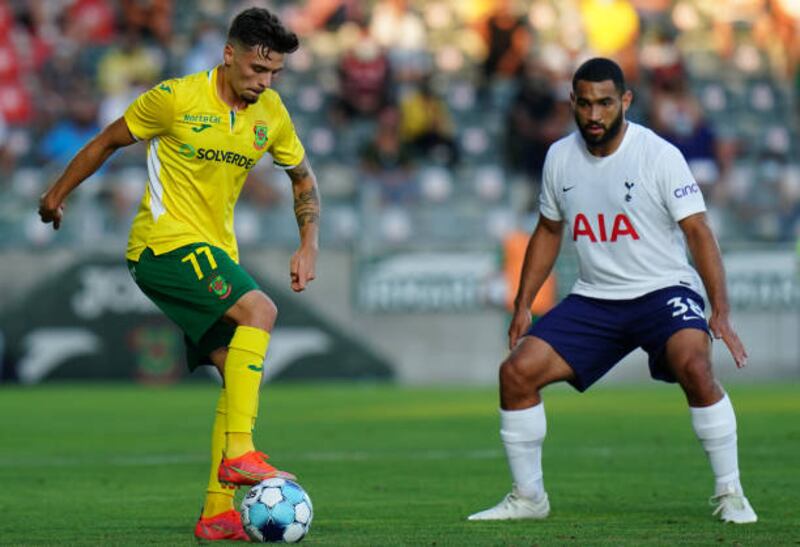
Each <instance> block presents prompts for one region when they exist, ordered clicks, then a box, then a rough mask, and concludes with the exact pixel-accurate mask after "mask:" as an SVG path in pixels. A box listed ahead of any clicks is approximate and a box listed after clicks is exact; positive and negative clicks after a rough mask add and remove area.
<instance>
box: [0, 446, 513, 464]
mask: <svg viewBox="0 0 800 547" xmlns="http://www.w3.org/2000/svg"><path fill="white" fill-rule="evenodd" d="M502 456H503V451H502V450H500V449H484V450H423V451H420V452H414V453H413V454H406V453H401V452H391V453H384V452H366V451H354V452H298V453H295V454H292V453H284V454H282V455H281V459H282V460H285V461H287V460H288V461H312V462H313V461H320V462H363V461H380V460H396V459H402V460H406V459H414V460H426V461H438V460H450V459H454V458H457V459H460V460H492V459H496V458H501V457H502ZM207 460H208V455H206V454H186V453H184V454H142V455H140V456H132V455H125V456H109V457H105V458H104V457H94V458H91V457H90V458H81V457H65V458H57V457H51V458H26V459H24V460H23V459H16V458H9V457H5V458H0V469H8V468H17V469H18V468H26V469H27V468H43V467H44V468H47V467H50V468H53V467H55V468H69V467H87V466H95V465H106V466H111V467H130V466H160V465H185V464H194V463H204V462H206V461H207Z"/></svg>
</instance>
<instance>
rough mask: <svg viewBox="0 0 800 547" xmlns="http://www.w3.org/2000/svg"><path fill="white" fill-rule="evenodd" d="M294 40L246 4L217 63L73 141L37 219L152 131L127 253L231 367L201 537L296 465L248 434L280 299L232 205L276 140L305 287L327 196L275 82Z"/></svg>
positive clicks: (193, 358) (153, 288) (293, 272)
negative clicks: (260, 281)
mask: <svg viewBox="0 0 800 547" xmlns="http://www.w3.org/2000/svg"><path fill="white" fill-rule="evenodd" d="M297 47H298V39H297V36H296V35H295V34H294V33H293V32H291V31H289V30H287V29H286V28H285V27H284V26H283V25H282V24H281V22H280V21H279V20H278V19H277V17H275V15H273V14H272V13H270V12H269V11H267V10H265V9H261V8H250V9H247V10H245V11H243V12H241V13H239V14H238V15H237V16H236V18H235V19H234V20H233V22H232V23H231V27H230V29H229V31H228V39H227V43H226V45H225V48H224V51H223V63H222V64H221V65H219V66H217V67H215V68H212V69H211V70H208V71H207V72H200V73H197V74H192V75H189V76H185V77H183V78H176V79H172V80H166V81H164V82H161V83H160V84H158V85H156V86H155V87H153V88H152V89H151V90H149V91H147V92H145V93H144V94H142V95H141V96H139V97H138V98H137V99H136V100H135V101H134V102H133V104H131V105H130V106H129V107H128V109H127V111H126V112H125V114H124V116H122V117H121V118H119V119H118V120H116V121H115V122H113V123H111V124H110V125H109V126H108V127H106V128H105V129H104V130H103V131H102V132H100V133H99V134H98V135H97V136H96V137H95V138H94V139H92V140H91V141H90V142H89V143H88V144H87V145H86V146H85V147H84V148H83V149H82V150H81V151H80V152H78V154H77V155H76V156H75V157H74V158H73V160H72V161H71V162H70V163H69V165H68V166H67V168H66V169H65V171H64V173H63V174H62V175H61V176H60V177H59V178H58V180H57V181H56V182H55V183H54V184H53V186H52V187H51V188H50V189H49V190H48V191H47V192H46V193H45V194H44V195H43V196H42V198H41V201H40V206H39V215H40V216H41V219H42V221H43V222H46V223H49V222H52V223H53V227H54V228H55V229H58V228H59V226H60V224H61V222H62V220H63V217H64V201H65V200H66V198H67V196H68V195H69V193H70V192H71V191H72V190H73V189H75V188H76V187H77V186H78V185H79V184H80V183H81V182H82V181H83V180H84V179H86V178H87V177H89V176H90V175H92V174H93V173H94V172H95V171H97V170H98V169H99V168H100V166H101V165H102V164H103V163H104V162H105V160H106V159H108V157H109V156H110V155H111V154H112V153H113V152H114V151H115V150H116V149H118V148H120V147H123V146H128V145H130V144H133V143H134V142H136V141H139V140H144V141H147V169H148V184H147V188H146V190H145V192H144V196H143V197H142V202H141V205H140V207H139V211H138V213H137V214H136V217H135V219H134V221H133V226H132V228H131V233H130V238H129V241H128V249H127V252H126V258H127V260H128V266H129V269H130V272H131V275H132V276H133V278H134V280H135V281H136V283H137V285H138V286H139V287H140V288H141V289H142V291H143V292H144V293H145V294H146V295H147V296H148V297H149V298H150V299H151V300H152V301H153V302H154V303H155V304H156V305H158V307H159V308H160V309H161V310H162V311H163V312H164V313H165V314H166V315H167V316H168V317H169V318H170V319H172V320H173V321H174V322H175V323H177V324H178V325H179V326H180V327H181V329H182V330H183V332H184V334H185V341H186V348H187V361H188V364H189V367H190V369H192V370H193V369H194V368H196V367H197V366H199V365H202V364H210V365H214V366H216V367H217V368H218V369H219V370H220V372H221V374H222V377H223V380H224V384H223V387H222V390H221V393H220V397H219V400H218V402H217V407H216V416H215V421H214V427H213V432H212V439H211V473H210V478H209V484H208V488H207V494H206V499H205V504H204V506H203V512H202V514H201V516H200V519H199V521H198V522H197V526H196V527H195V535H196V536H197V537H198V538H201V539H205V540H225V539H241V540H246V539H247V536H246V535H245V533H244V530H243V529H242V525H241V522H240V521H239V516H238V513H237V512H236V510H235V509H234V506H233V494H234V488H235V487H236V486H240V485H250V484H255V483H257V482H260V481H261V480H263V479H265V478H269V477H275V476H288V477H291V476H292V475H291V474H289V473H286V472H284V471H279V470H278V469H276V468H275V467H273V466H272V465H270V464H269V463H267V461H266V460H267V456H266V455H265V454H264V453H263V452H260V451H258V450H256V448H255V446H254V445H253V439H252V430H253V427H254V425H255V419H256V414H257V410H258V392H259V387H260V384H261V375H262V370H263V362H264V357H265V355H266V352H267V346H268V344H269V339H270V331H271V330H272V328H273V325H274V323H275V319H276V317H277V308H276V307H275V304H274V303H273V302H272V300H271V299H270V298H269V297H268V296H267V295H266V294H265V293H264V292H263V291H261V290H260V289H259V287H258V285H257V284H256V283H255V281H254V280H253V279H252V278H251V277H250V275H249V274H248V273H247V272H246V271H245V270H244V269H243V268H242V267H241V266H240V265H239V253H238V248H237V244H236V238H235V235H234V232H233V211H234V205H235V203H236V201H237V198H238V196H239V192H240V191H241V189H242V185H243V184H244V182H245V180H246V178H247V174H248V172H249V171H250V169H252V168H253V166H254V165H255V164H256V162H258V161H259V159H261V157H262V156H263V155H264V154H265V153H267V152H269V153H270V155H271V157H272V159H273V161H274V162H275V164H276V165H278V166H279V167H281V168H283V169H285V170H286V172H287V173H288V175H289V178H290V179H291V182H292V190H293V195H294V211H295V216H296V218H297V224H298V227H299V231H300V246H299V248H298V249H297V251H296V252H295V253H294V254H293V256H292V259H291V263H290V276H291V287H292V289H293V290H294V291H297V292H299V291H302V290H304V289H305V287H306V285H307V284H308V283H309V282H310V281H311V280H313V279H314V275H315V265H316V259H317V252H318V229H319V213H320V199H319V194H318V191H317V182H316V178H315V176H314V173H313V171H312V170H311V166H310V165H309V162H308V159H307V158H306V157H305V151H304V149H303V145H302V144H301V143H300V140H299V139H298V137H297V134H296V133H295V130H294V126H293V125H292V121H291V119H290V117H289V114H288V112H287V111H286V108H285V107H284V105H283V102H282V101H281V98H280V97H279V95H278V94H277V93H276V92H275V91H273V90H272V89H271V86H272V83H273V79H274V78H275V76H276V75H277V74H278V73H279V72H280V71H281V69H282V68H283V64H284V59H285V56H286V55H287V54H289V53H292V52H293V51H295V50H296V49H297Z"/></svg>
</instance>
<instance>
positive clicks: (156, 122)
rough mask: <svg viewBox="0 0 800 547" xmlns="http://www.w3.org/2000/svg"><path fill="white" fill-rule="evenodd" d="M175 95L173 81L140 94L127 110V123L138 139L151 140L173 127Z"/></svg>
mask: <svg viewBox="0 0 800 547" xmlns="http://www.w3.org/2000/svg"><path fill="white" fill-rule="evenodd" d="M174 111H175V95H174V94H173V92H172V82H169V81H167V82H163V83H161V84H159V85H157V86H156V87H154V88H153V89H151V90H150V91H147V92H146V93H143V94H142V95H140V96H139V98H137V99H136V100H135V101H134V102H133V103H132V104H131V105H130V106H129V107H128V109H127V110H126V111H125V123H127V124H128V130H129V131H130V132H131V134H132V135H133V136H134V137H135V138H136V139H137V140H140V141H141V140H149V139H151V138H153V137H154V136H156V135H161V134H163V133H166V132H167V131H169V130H170V128H171V127H172V119H173V113H174Z"/></svg>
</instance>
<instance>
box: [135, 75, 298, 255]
mask: <svg viewBox="0 0 800 547" xmlns="http://www.w3.org/2000/svg"><path fill="white" fill-rule="evenodd" d="M217 70H218V69H212V70H209V71H208V72H200V73H197V74H192V75H190V76H186V77H184V78H177V79H173V80H168V81H165V82H163V83H161V84H158V85H157V86H155V87H154V88H153V89H151V90H149V91H147V92H146V93H144V94H142V95H141V96H140V97H138V98H137V99H136V100H135V101H134V102H133V103H132V104H131V105H130V106H129V107H128V109H127V111H126V112H125V122H126V123H127V125H128V129H129V130H130V132H131V134H132V135H133V136H134V137H136V138H137V139H140V140H147V141H148V143H147V173H148V184H147V188H146V189H145V192H144V196H143V197H142V201H141V204H140V206H139V211H138V213H137V214H136V217H135V218H134V221H133V226H132V228H131V234H130V238H129V240H128V250H127V252H126V256H127V258H128V259H129V260H134V261H135V260H137V259H138V257H139V255H140V254H141V253H142V252H143V251H144V249H145V248H147V247H150V248H151V249H153V252H154V253H155V254H157V255H158V254H162V253H166V252H169V251H171V250H173V249H177V248H178V247H182V246H184V245H189V244H192V243H209V244H211V245H214V246H217V247H220V248H221V249H223V250H225V251H226V252H227V253H228V254H229V256H230V257H231V258H233V260H235V261H237V262H238V249H237V245H236V237H235V234H234V232H233V214H234V206H235V204H236V201H237V199H238V197H239V193H240V192H241V189H242V186H243V185H244V183H245V181H246V179H247V174H248V173H249V172H250V170H251V169H252V168H253V167H254V166H255V164H256V163H257V162H258V161H259V160H260V159H261V158H262V156H263V155H264V154H265V153H267V152H269V154H270V155H271V156H272V158H273V161H274V162H275V163H276V165H278V166H279V167H282V168H291V167H293V166H296V165H298V164H299V163H300V162H302V161H303V158H304V156H305V151H304V149H303V145H302V144H301V143H300V139H299V138H298V136H297V133H296V132H295V129H294V126H293V124H292V121H291V118H290V117H289V113H288V112H287V111H286V108H285V107H284V105H283V102H282V101H281V99H280V97H279V96H278V94H277V93H275V92H274V91H272V90H267V91H265V92H264V93H263V94H262V95H261V97H260V99H259V100H258V102H257V103H255V104H252V105H249V106H248V107H247V108H246V109H244V110H240V111H236V112H234V111H232V110H231V109H230V108H229V107H228V106H227V105H226V104H225V103H224V102H223V101H222V100H221V99H220V98H219V96H218V93H217V83H216V77H217Z"/></svg>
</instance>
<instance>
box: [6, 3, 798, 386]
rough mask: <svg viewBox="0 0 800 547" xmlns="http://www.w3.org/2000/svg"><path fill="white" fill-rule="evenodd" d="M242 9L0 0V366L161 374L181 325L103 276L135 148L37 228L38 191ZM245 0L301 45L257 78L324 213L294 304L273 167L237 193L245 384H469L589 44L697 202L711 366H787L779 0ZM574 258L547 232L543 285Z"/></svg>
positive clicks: (167, 370) (126, 219)
mask: <svg viewBox="0 0 800 547" xmlns="http://www.w3.org/2000/svg"><path fill="white" fill-rule="evenodd" d="M250 5H255V3H253V2H226V1H223V0H204V1H199V2H192V1H188V0H175V1H169V0H163V1H158V0H151V1H135V0H129V1H119V2H105V1H100V0H74V1H68V0H63V1H59V0H50V1H39V2H37V1H32V0H31V1H22V0H18V1H13V0H12V1H9V0H0V171H1V172H2V175H3V176H2V179H1V181H0V198H1V199H0V279H2V287H3V288H2V293H3V297H2V298H0V334H2V336H0V379H2V381H7V382H22V383H36V382H41V381H44V380H48V379H63V378H123V379H130V378H136V379H138V380H140V381H143V382H147V383H169V382H174V381H176V380H178V379H179V378H180V377H181V376H182V374H183V365H182V361H181V360H182V354H181V351H180V342H181V337H180V336H179V335H178V333H177V331H176V330H175V329H174V328H173V327H171V326H170V325H169V324H168V323H166V321H165V320H164V319H163V318H161V317H160V315H159V314H158V313H157V312H155V311H154V310H153V309H152V307H150V306H149V305H148V304H147V302H146V300H145V299H144V297H143V296H141V295H140V294H139V293H138V291H137V289H136V288H135V286H133V284H132V282H131V281H130V280H129V278H128V274H127V272H126V271H125V269H124V262H123V252H124V247H125V241H126V238H127V231H128V228H129V225H130V220H131V218H132V213H133V211H134V209H135V207H136V204H137V203H138V200H139V198H140V196H141V193H142V191H143V188H144V185H145V184H146V177H147V174H146V170H145V166H144V156H145V151H144V149H143V147H142V146H131V147H129V148H127V149H125V150H123V151H120V152H118V153H117V154H116V155H115V156H114V157H113V158H112V159H111V160H110V161H109V162H108V163H107V165H106V167H104V168H103V170H101V171H100V172H99V173H98V174H97V175H95V176H94V177H92V179H90V180H88V181H86V182H85V183H84V184H83V185H82V186H81V187H80V188H79V189H78V190H77V191H76V192H75V193H74V194H73V196H72V197H71V198H70V200H69V203H68V209H67V217H66V221H65V224H64V225H63V227H62V229H61V230H60V231H58V232H54V231H52V229H51V227H49V226H45V225H43V224H41V223H40V221H39V220H38V216H37V215H36V208H37V200H38V197H39V195H40V194H41V193H42V192H43V190H44V189H45V188H46V187H47V185H49V184H50V183H51V182H52V180H53V179H54V177H55V176H56V175H57V174H58V173H59V172H60V171H61V169H63V167H64V166H65V164H66V162H67V161H68V160H69V159H70V158H71V157H72V156H73V155H74V153H75V152H77V150H78V149H79V148H80V147H81V146H82V144H83V143H85V142H86V141H87V140H88V139H89V138H90V137H91V136H92V135H94V134H95V133H96V132H97V131H98V130H99V128H101V127H102V126H104V125H105V124H107V123H108V122H109V121H111V120H113V119H115V118H116V117H118V116H119V115H121V113H122V112H123V110H124V108H125V107H126V106H127V105H128V104H129V103H130V102H131V101H132V100H133V98H135V97H136V96H137V95H138V94H139V93H140V92H142V91H143V90H145V89H147V88H149V87H150V86H152V85H153V84H155V83H157V82H158V81H160V80H161V79H164V78H168V77H173V76H179V75H183V74H186V73H191V72H195V71H198V70H203V69H207V68H210V67H212V66H214V65H215V64H217V62H218V61H219V59H220V52H221V49H222V46H223V44H224V32H225V29H226V27H227V25H228V23H229V21H230V18H231V16H232V15H233V14H234V13H236V12H238V11H239V10H241V9H243V8H244V7H247V6H250ZM261 5H265V6H267V7H270V8H272V9H274V10H276V11H277V12H278V13H279V14H280V15H281V17H282V18H283V20H284V21H285V22H286V23H287V24H288V25H289V26H290V27H292V28H293V29H294V30H296V31H297V32H298V33H299V34H300V37H301V49H300V50H299V51H298V52H297V53H295V54H293V55H291V56H290V57H289V58H288V62H287V69H286V70H285V71H284V72H283V73H282V74H281V75H280V77H279V80H278V82H277V83H276V89H277V90H278V92H279V93H280V94H281V96H282V97H283V99H284V102H285V103H286V104H287V107H288V108H289V111H290V113H291V115H292V118H293V120H294V122H295V125H296V127H297V130H298V132H299V134H300V136H301V139H302V140H303V142H304V143H305V145H306V149H307V152H308V155H309V157H310V159H311V161H312V164H313V166H314V168H315V171H316V173H317V177H318V180H319V184H320V189H321V193H322V198H323V206H324V210H323V219H322V230H321V246H322V251H321V255H320V259H319V268H318V280H317V281H315V282H314V284H313V285H312V287H311V288H310V289H309V290H308V291H307V292H306V293H304V294H302V295H294V294H291V293H290V291H288V275H287V269H288V259H289V256H290V254H291V252H292V250H293V248H294V246H295V245H296V243H297V235H296V234H297V230H296V223H295V220H294V215H293V212H292V207H291V194H290V185H289V182H288V179H287V178H286V176H285V175H284V174H283V173H282V172H280V171H277V170H274V169H272V168H271V167H270V166H269V165H267V162H262V164H261V165H260V166H258V167H257V168H256V169H254V170H253V172H252V175H251V180H250V181H249V182H248V184H247V185H246V187H245V191H244V193H243V196H242V199H241V201H240V203H239V205H238V208H237V213H236V228H237V233H238V236H239V241H240V245H241V247H242V255H243V262H244V264H245V265H246V266H247V267H248V268H249V269H251V270H252V271H253V272H254V273H255V274H256V275H257V276H258V278H259V279H260V280H261V281H262V282H263V283H264V285H265V287H266V288H267V290H268V292H269V293H270V294H271V295H273V296H274V297H275V299H276V301H277V302H278V305H279V309H280V311H281V315H280V319H279V327H278V328H277V329H276V331H275V335H274V338H273V345H272V347H271V350H270V357H269V360H268V367H267V368H268V369H269V371H270V372H269V374H270V375H272V376H273V377H276V378H284V379H297V378H310V379H323V378H327V379H329V378H381V379H384V378H392V379H395V380H397V381H399V382H404V383H415V384H424V383H431V382H433V383H476V384H484V385H491V384H492V383H493V382H494V381H495V375H496V365H497V363H498V362H499V360H500V359H501V358H502V356H503V354H504V348H505V344H506V339H505V331H506V328H507V320H508V312H507V308H506V306H507V302H508V300H509V295H510V294H511V292H512V291H510V290H509V287H508V284H509V283H508V279H511V280H513V278H514V273H513V268H514V266H515V262H516V261H515V259H514V258H513V257H514V256H515V251H517V252H518V251H519V245H520V242H524V237H525V234H526V233H528V232H529V231H530V230H531V228H532V226H533V225H534V223H535V219H536V197H537V194H538V177H539V170H540V168H541V163H542V160H543V157H544V153H545V152H546V149H547V146H548V145H549V144H550V143H551V142H553V141H554V140H556V139H557V138H559V137H560V136H562V135H564V134H566V133H567V132H569V131H571V129H572V126H571V116H570V114H569V107H568V102H567V101H568V95H569V89H570V77H571V74H572V72H573V70H574V68H575V67H576V66H577V64H578V63H580V62H581V61H582V60H584V59H586V58H588V57H589V56H592V55H604V56H610V57H613V58H615V59H617V60H618V61H619V62H620V63H621V64H622V66H623V67H624V69H625V71H626V75H627V77H628V79H629V84H630V86H631V87H632V88H633V90H634V93H635V99H634V104H633V107H632V109H631V111H630V115H629V118H630V119H631V120H633V121H637V122H640V123H645V124H647V125H649V126H651V127H652V128H653V129H655V130H656V131H657V132H659V133H660V134H662V135H663V136H665V137H666V138H668V139H669V140H671V141H672V142H674V143H676V144H677V145H678V146H679V147H680V148H681V149H682V150H683V152H684V154H685V155H686V156H687V159H689V161H690V165H691V167H692V169H693V171H694V173H695V175H696V178H697V179H698V181H699V182H700V184H701V188H702V191H703V193H704V194H705V196H706V199H707V204H708V207H709V216H710V218H711V220H712V222H713V225H714V227H715V229H716V231H717V234H718V236H719V239H720V242H721V245H722V248H723V252H724V254H725V260H726V266H727V268H728V275H729V284H730V292H731V298H732V302H733V304H734V321H735V323H736V325H737V326H738V328H739V330H740V333H741V335H742V338H743V340H744V341H745V343H746V345H747V346H748V349H749V350H750V354H751V366H750V367H749V368H748V369H747V370H746V371H743V372H735V371H734V367H733V364H732V362H731V360H730V358H729V357H728V355H727V353H726V352H725V351H724V348H721V347H719V346H720V344H717V345H716V346H718V347H716V349H715V359H716V362H717V367H716V368H717V370H718V371H719V372H720V373H721V376H722V377H723V378H725V379H727V378H735V379H737V380H743V381H751V380H753V381H755V380H761V379H770V378H772V379H774V378H782V379H787V378H794V379H797V377H798V375H800V358H799V356H800V336H798V335H799V334H800V288H799V286H798V281H797V278H798V274H797V254H796V250H795V249H796V241H797V237H798V233H799V230H800V164H798V158H799V157H800V155H799V154H798V152H800V140H799V139H798V132H799V126H800V122H799V121H798V120H799V119H800V103H798V101H797V94H798V90H800V5H799V4H798V2H797V1H796V0H735V1H726V2H711V1H706V0H681V1H677V2H673V1H670V0H607V1H605V0H584V1H578V0H574V1H571V0H567V1H558V2H556V1H549V0H539V1H533V2H527V1H526V2H516V1H501V0H498V1H496V2H495V1H490V0H483V1H481V0H474V1H472V0H433V1H427V2H419V1H409V2H401V1H388V0H384V1H375V2H368V1H354V0H350V1H346V0H345V1H341V0H309V1H308V2H282V1H275V2H269V3H263V4H261ZM610 29H613V31H612V30H610ZM574 265H575V262H574V257H573V255H572V251H571V249H570V247H569V245H568V244H567V245H566V246H565V249H564V252H563V255H562V258H561V260H560V262H559V264H558V267H557V272H556V287H555V289H554V294H553V296H557V295H563V294H564V293H565V292H567V291H568V290H569V287H570V285H571V283H572V280H574V276H575V266H574ZM517 266H518V264H517ZM509 272H511V273H509ZM542 305H544V306H546V305H547V302H543V303H542ZM120 348H122V350H123V351H120ZM642 363H643V359H642V355H641V354H638V353H637V354H634V355H632V356H631V357H630V358H629V359H627V360H626V363H625V364H624V365H623V366H621V367H618V369H617V370H616V371H615V372H614V373H613V374H612V375H611V378H610V380H611V381H615V380H628V381H632V380H640V379H643V378H644V377H645V376H646V370H645V368H646V367H643V366H639V365H641V364H642Z"/></svg>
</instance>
